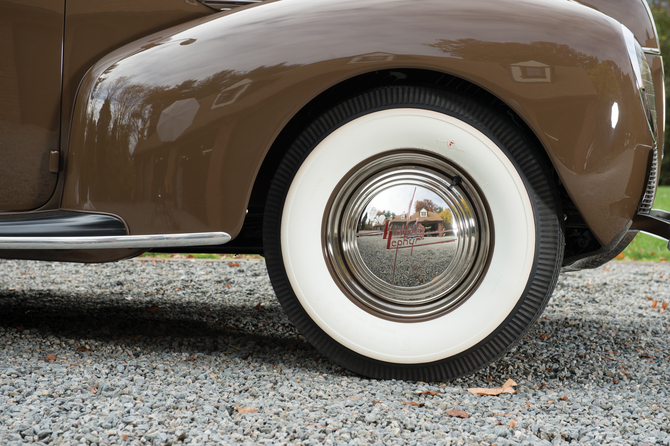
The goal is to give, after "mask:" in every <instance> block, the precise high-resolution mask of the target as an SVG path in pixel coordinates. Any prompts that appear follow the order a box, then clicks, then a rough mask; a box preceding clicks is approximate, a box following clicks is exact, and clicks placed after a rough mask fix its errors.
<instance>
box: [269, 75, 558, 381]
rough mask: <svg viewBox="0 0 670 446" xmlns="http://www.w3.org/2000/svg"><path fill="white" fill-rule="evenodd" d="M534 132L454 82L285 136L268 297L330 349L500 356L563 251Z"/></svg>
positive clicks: (541, 298) (450, 357) (406, 373)
mask: <svg viewBox="0 0 670 446" xmlns="http://www.w3.org/2000/svg"><path fill="white" fill-rule="evenodd" d="M549 178H550V171H549V169H548V168H547V167H546V163H545V160H544V159H543V154H542V152H541V151H540V149H538V147H537V144H536V143H535V142H534V141H533V139H532V137H531V136H529V135H527V134H526V133H525V130H524V129H522V128H519V127H517V126H516V125H515V124H514V123H513V122H512V121H511V120H509V118H508V117H507V116H506V115H505V114H503V113H501V112H500V111H499V110H498V109H496V108H494V107H491V106H485V105H482V104H481V103H479V102H478V101H477V100H475V99H473V98H471V97H465V96H463V95H461V94H460V93H459V92H450V91H441V90H435V89H427V88H422V87H386V88H381V89H377V90H373V91H370V92H367V93H364V94H362V95H359V96H357V97H355V98H352V99H350V100H348V101H345V102H343V103H341V104H339V105H337V106H335V107H334V108H333V109H331V110H330V111H329V112H327V113H325V114H324V115H322V116H321V117H319V118H318V119H316V120H315V121H314V122H313V123H312V124H311V125H310V126H309V127H308V128H307V129H306V130H305V131H304V132H303V133H302V134H301V135H300V137H298V139H297V140H296V141H295V143H294V144H293V146H292V147H291V148H290V150H289V152H288V154H287V155H286V157H285V159H284V160H283V162H282V164H281V166H280V167H279V169H278V171H277V175H276V177H275V179H274V181H273V184H272V187H271V190H270V193H269V196H268V203H267V206H266V215H265V227H264V238H265V240H264V243H265V253H266V259H267V263H268V271H269V273H270V277H271V280H272V283H273V286H274V287H275V290H276V292H277V296H278V298H279V300H280V302H281V304H282V305H283V307H284V308H285V310H286V311H287V313H288V315H289V317H290V318H291V320H292V321H293V322H294V323H295V324H296V326H297V327H298V329H299V330H300V331H301V332H302V333H303V335H304V336H305V337H306V338H307V339H308V340H309V341H310V342H312V343H313V344H314V345H315V346H316V348H318V349H319V350H320V351H321V352H322V353H324V354H325V355H326V356H328V357H330V358H331V359H332V360H334V361H335V362H337V363H339V364H341V365H343V366H345V367H347V368H349V369H351V370H353V371H355V372H358V373H361V374H364V375H368V376H372V377H379V378H400V379H414V380H424V381H428V380H440V379H446V378H452V377H455V376H459V375H462V374H464V373H468V372H471V371H473V370H474V369H476V368H479V367H481V366H483V365H485V364H487V363H489V362H491V361H492V360H494V359H496V358H497V357H498V356H500V355H501V354H502V353H504V352H505V351H506V350H507V349H509V348H510V347H511V346H512V345H513V343H514V342H515V341H516V340H517V339H519V338H520V337H521V336H522V335H523V333H525V331H526V330H527V328H528V327H529V326H530V325H531V324H532V323H533V322H534V320H535V319H536V318H537V317H538V316H539V314H540V313H541V311H542V310H543V308H544V306H545V305H546V302H547V300H548V298H549V295H550V294H551V291H552V290H553V287H554V285H555V280H556V277H557V274H558V270H559V267H560V263H561V259H562V249H563V246H562V231H561V227H560V224H559V219H558V218H557V215H558V209H557V206H558V204H557V203H558V200H557V199H556V192H555V188H554V187H553V186H552V184H551V182H550V180H549Z"/></svg>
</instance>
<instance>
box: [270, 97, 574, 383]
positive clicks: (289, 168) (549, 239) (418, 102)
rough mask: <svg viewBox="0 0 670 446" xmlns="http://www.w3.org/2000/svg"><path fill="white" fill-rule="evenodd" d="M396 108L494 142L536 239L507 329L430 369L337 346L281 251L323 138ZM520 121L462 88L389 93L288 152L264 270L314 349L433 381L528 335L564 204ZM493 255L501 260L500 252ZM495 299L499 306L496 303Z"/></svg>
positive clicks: (340, 114) (331, 115)
mask: <svg viewBox="0 0 670 446" xmlns="http://www.w3.org/2000/svg"><path fill="white" fill-rule="evenodd" d="M393 109H411V110H426V111H430V112H437V113H440V114H443V115H446V116H448V117H451V118H456V119H457V120H458V121H459V122H462V123H463V125H464V126H466V127H467V126H470V127H471V128H473V129H476V131H478V132H481V134H483V135H485V136H486V137H487V138H489V139H490V141H492V142H493V143H494V144H495V145H496V146H497V147H498V148H499V149H500V151H501V152H502V153H504V155H505V156H506V157H507V158H508V159H509V161H510V162H511V164H512V165H513V167H514V169H516V172H517V173H518V176H519V177H520V179H521V181H522V182H523V187H524V188H525V191H526V192H527V195H528V198H529V202H530V205H531V206H532V216H533V219H534V220H533V221H534V228H535V233H534V234H529V238H530V237H531V236H534V243H533V246H532V247H531V249H532V253H533V254H532V256H531V260H529V261H528V263H529V264H530V263H531V262H532V267H529V268H528V280H527V281H526V282H524V284H525V285H521V288H520V289H522V290H523V291H522V292H521V293H519V296H518V297H517V300H516V301H515V302H516V303H513V304H512V305H511V306H510V308H511V311H509V313H508V314H507V316H506V317H504V316H501V320H502V323H500V324H499V325H498V326H497V328H495V329H494V330H492V331H491V332H490V333H488V334H486V335H484V336H483V337H482V339H481V340H479V341H478V342H476V344H474V345H472V346H470V347H468V348H467V349H465V350H463V351H460V352H458V353H456V354H453V355H448V356H446V357H443V358H440V359H437V360H432V361H428V362H417V363H407V362H394V361H384V360H380V359H377V358H375V357H370V356H369V355H365V354H361V353H359V352H357V351H354V350H353V349H352V348H350V347H348V346H345V345H343V344H342V343H341V342H338V341H337V340H336V339H334V336H331V335H329V334H328V333H327V332H326V331H324V329H323V328H322V327H321V326H320V325H319V323H317V322H316V321H315V320H314V318H313V317H311V316H310V314H309V313H308V311H306V309H305V306H304V305H303V304H302V303H301V300H300V299H299V298H298V296H297V295H296V291H295V290H294V287H293V286H292V285H291V280H290V279H289V274H287V268H286V265H287V263H286V262H285V259H284V255H285V253H284V252H283V248H282V229H281V228H282V218H283V215H284V212H285V211H287V209H285V203H286V202H287V196H288V194H289V190H290V189H291V185H292V184H293V182H294V180H295V178H296V174H297V173H298V172H299V171H300V169H301V167H302V166H303V164H304V163H305V160H306V159H307V158H308V156H310V154H311V153H312V152H313V151H314V150H315V148H317V147H318V146H319V144H321V143H322V141H324V139H325V138H327V137H328V136H329V135H332V134H333V132H335V131H337V130H338V129H341V128H343V126H345V125H347V124H348V123H352V122H354V121H356V120H357V119H359V118H362V117H366V116H369V115H371V114H373V113H377V112H382V111H387V110H393ZM515 119H518V118H516V117H513V114H512V113H511V112H510V111H509V110H508V109H507V108H506V107H505V106H504V105H502V104H500V103H497V102H494V103H491V102H485V101H482V100H481V99H478V98H477V97H475V96H472V95H470V94H468V93H467V92H461V91H459V90H458V89H450V90H449V89H439V88H435V87H420V86H391V87H382V88H378V89H374V90H370V91H368V92H366V93H363V94H360V95H358V96H355V97H353V98H350V99H348V100H346V101H344V102H342V103H340V104H338V105H336V106H334V107H333V108H332V109H330V110H329V111H327V112H326V113H324V114H322V115H321V116H320V117H318V118H317V119H315V120H314V121H313V122H312V123H311V124H309V125H308V126H307V127H306V128H305V130H304V131H303V132H302V133H301V134H300V136H299V137H298V138H297V139H296V140H295V142H294V143H293V144H292V146H291V147H290V149H289V150H288V152H287V154H286V156H285V157H284V159H283V160H282V162H281V164H280V166H279V167H278V169H277V171H276V175H275V177H274V179H273V181H272V185H271V188H270V191H269V194H268V197H267V203H266V208H265V217H264V218H265V219H264V232H263V238H264V251H265V256H266V262H267V268H268V272H269V275H270V279H271V281H272V285H273V287H274V289H275V292H276V294H277V298H278V299H279V302H280V303H281V305H282V307H283V308H284V310H285V311H286V313H287V315H288V317H289V319H290V320H291V321H292V322H293V323H294V324H295V326H296V327H297V328H298V330H299V331H300V332H301V333H302V334H303V335H304V337H305V338H306V339H307V340H308V341H309V342H310V343H311V344H312V345H313V346H314V347H315V348H316V349H317V350H319V351H320V352H321V353H322V354H324V355H325V356H327V357H328V358H330V359H331V360H332V361H333V362H335V363H337V364H339V365H341V366H342V367H345V368H347V369H349V370H351V371H353V372H356V373H359V374H361V375H365V376H368V377H372V378H380V379H403V380H415V381H428V382H430V381H433V382H434V381H441V380H446V379H452V378H455V377H459V376H462V375H465V374H469V373H472V372H474V371H476V370H478V369H480V368H482V367H484V366H486V365H487V364H489V363H491V362H493V361H494V360H496V359H497V358H499V357H501V356H502V355H503V354H504V353H505V352H507V351H508V350H509V349H510V348H511V347H512V346H514V345H515V343H516V342H518V341H519V340H520V339H521V338H522V337H523V336H524V334H525V333H526V332H527V331H528V329H529V327H531V326H532V324H533V323H534V322H535V321H536V320H537V319H538V317H539V316H540V314H541V313H542V311H543V310H544V308H545V306H546V305H547V302H548V300H549V298H550V296H551V293H552V291H553V289H554V287H555V284H556V280H557V278H558V274H559V272H560V266H561V263H562V259H563V248H564V242H563V230H562V226H561V219H560V218H559V216H560V215H561V210H560V199H559V198H558V193H557V190H556V185H555V184H554V182H553V180H552V178H553V175H552V167H551V164H550V163H549V161H548V160H547V159H546V155H545V153H544V151H543V149H542V147H541V146H540V145H539V143H538V142H537V140H536V139H535V137H534V136H533V135H532V134H530V132H529V130H528V129H527V128H526V127H524V126H523V125H518V124H517V123H516V122H515ZM496 237H503V235H502V234H498V235H496ZM296 243H297V242H296ZM495 255H504V253H501V252H500V251H498V252H497V253H496V254H495ZM314 261H315V262H316V261H321V259H314ZM503 273H504V274H509V275H514V274H517V273H518V272H517V271H514V270H509V271H503ZM308 297H309V296H308ZM490 298H491V299H495V298H496V296H491V297H490ZM459 308H460V307H459ZM459 308H456V309H455V310H454V313H457V312H458V311H459ZM503 317H504V318H503ZM410 325H411V324H406V325H405V326H406V327H410ZM408 330H411V328H408ZM444 342H449V340H445V341H444Z"/></svg>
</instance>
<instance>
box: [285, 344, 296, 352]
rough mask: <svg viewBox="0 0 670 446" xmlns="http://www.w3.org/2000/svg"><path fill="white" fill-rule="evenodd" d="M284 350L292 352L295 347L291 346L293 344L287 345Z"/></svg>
mask: <svg viewBox="0 0 670 446" xmlns="http://www.w3.org/2000/svg"><path fill="white" fill-rule="evenodd" d="M286 349H287V350H291V351H293V350H295V347H294V346H293V344H289V345H287V346H286Z"/></svg>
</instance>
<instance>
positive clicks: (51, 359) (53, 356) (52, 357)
mask: <svg viewBox="0 0 670 446" xmlns="http://www.w3.org/2000/svg"><path fill="white" fill-rule="evenodd" d="M44 359H45V360H47V361H55V360H56V359H57V358H56V355H47V357H46V358H44Z"/></svg>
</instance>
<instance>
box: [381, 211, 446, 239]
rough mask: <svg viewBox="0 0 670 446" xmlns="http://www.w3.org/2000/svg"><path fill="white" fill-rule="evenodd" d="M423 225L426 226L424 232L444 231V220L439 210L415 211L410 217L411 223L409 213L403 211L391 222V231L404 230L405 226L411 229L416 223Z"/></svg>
mask: <svg viewBox="0 0 670 446" xmlns="http://www.w3.org/2000/svg"><path fill="white" fill-rule="evenodd" d="M415 224H417V225H422V226H423V227H424V228H425V231H422V232H438V231H444V230H445V227H444V220H442V217H440V215H439V214H438V213H437V212H432V211H427V210H426V209H421V210H420V211H419V212H415V213H413V214H412V215H410V217H409V223H408V221H407V213H405V212H403V213H402V214H401V215H397V216H395V217H393V219H392V220H391V222H390V224H389V229H390V230H391V231H394V232H395V231H403V230H404V229H405V226H407V227H408V228H409V229H413V228H414V225H415ZM444 235H446V234H445V233H441V234H434V236H439V237H443V236H444Z"/></svg>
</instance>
